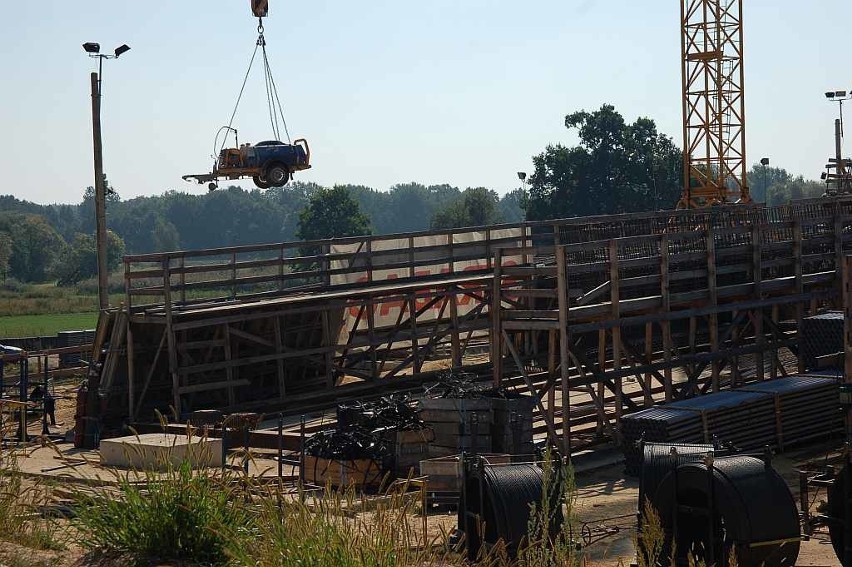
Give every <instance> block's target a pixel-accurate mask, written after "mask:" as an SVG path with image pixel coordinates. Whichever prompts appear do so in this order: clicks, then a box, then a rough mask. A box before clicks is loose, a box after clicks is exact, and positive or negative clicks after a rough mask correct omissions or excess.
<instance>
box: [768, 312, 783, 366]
mask: <svg viewBox="0 0 852 567" xmlns="http://www.w3.org/2000/svg"><path fill="white" fill-rule="evenodd" d="M771 317H772V323H773V324H774V325H775V328H777V327H778V320H779V318H780V313H779V311H778V306H777V305H773V306H772V310H771ZM772 333H773V335H774V334H775V330H774V329H773V330H772ZM779 340H780V339H779ZM772 342H773V343H776V344H777V340H773V341H772ZM769 356H770V358H769V377H770V378H773V379H774V378H777V377H778V369H779V366H780V364H781V361H780V359H779V358H778V347H777V346H775V347H773V349H772V352H771V354H770V355H769Z"/></svg>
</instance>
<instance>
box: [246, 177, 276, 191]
mask: <svg viewBox="0 0 852 567" xmlns="http://www.w3.org/2000/svg"><path fill="white" fill-rule="evenodd" d="M251 179H252V181H254V184H255V185H257V186H258V187H260V188H261V189H269V188H270V187H272V185H270V184H269V183H268V182H267V181H266V180H264V179H263V178H262V177H261V176H259V175H255V176H254V177H252V178H251Z"/></svg>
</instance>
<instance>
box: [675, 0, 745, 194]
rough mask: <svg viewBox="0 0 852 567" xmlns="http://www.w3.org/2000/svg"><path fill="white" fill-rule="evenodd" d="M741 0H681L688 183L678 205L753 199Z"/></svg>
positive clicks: (684, 127)
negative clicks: (748, 167)
mask: <svg viewBox="0 0 852 567" xmlns="http://www.w3.org/2000/svg"><path fill="white" fill-rule="evenodd" d="M742 38H743V27H742V4H741V0H681V56H682V57H681V66H682V79H683V141H684V143H683V148H684V156H683V157H684V175H683V177H684V180H683V182H684V186H683V194H682V195H681V198H680V201H679V202H678V208H690V209H692V208H701V207H708V206H711V205H714V204H720V203H730V202H739V203H750V202H751V197H750V196H749V190H748V183H747V180H746V151H745V96H744V95H745V92H744V80H743V78H744V77H743V39H742Z"/></svg>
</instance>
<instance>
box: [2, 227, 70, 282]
mask: <svg viewBox="0 0 852 567" xmlns="http://www.w3.org/2000/svg"><path fill="white" fill-rule="evenodd" d="M0 231H2V232H5V233H7V234H9V235H10V236H11V239H12V247H11V248H12V252H11V254H10V256H9V261H8V266H9V274H10V275H12V276H14V277H15V278H17V279H19V280H21V281H23V282H33V281H45V280H46V279H47V277H48V274H49V273H50V272H51V270H52V269H53V267H54V264H55V262H56V260H57V258H59V256H60V255H61V254H62V252H63V249H64V246H65V242H64V241H63V240H62V237H61V236H60V235H59V233H57V232H56V230H54V229H53V227H51V226H50V224H48V222H47V220H45V218H44V217H42V216H38V215H32V214H23V215H22V214H14V213H7V214H2V215H0Z"/></svg>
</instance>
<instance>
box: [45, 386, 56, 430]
mask: <svg viewBox="0 0 852 567" xmlns="http://www.w3.org/2000/svg"><path fill="white" fill-rule="evenodd" d="M55 412H56V399H55V398H54V397H53V396H52V395H51V394H50V391H49V390H47V391H45V393H44V413H45V414H46V415H47V417H48V419H50V425H56V413H55Z"/></svg>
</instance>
